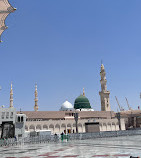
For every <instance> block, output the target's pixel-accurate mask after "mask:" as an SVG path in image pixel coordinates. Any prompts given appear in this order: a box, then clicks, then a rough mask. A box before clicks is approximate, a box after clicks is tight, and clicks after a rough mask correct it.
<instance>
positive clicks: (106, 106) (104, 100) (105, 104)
mask: <svg viewBox="0 0 141 158" xmlns="http://www.w3.org/2000/svg"><path fill="white" fill-rule="evenodd" d="M100 76H101V80H100V83H101V92H99V95H100V97H101V111H111V107H110V99H109V95H110V91H107V80H106V72H105V68H104V65H103V64H101V72H100Z"/></svg>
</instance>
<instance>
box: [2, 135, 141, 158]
mask: <svg viewBox="0 0 141 158" xmlns="http://www.w3.org/2000/svg"><path fill="white" fill-rule="evenodd" d="M130 156H136V157H137V156H138V157H140V158H141V136H128V137H118V138H104V139H102V138H100V139H94V140H81V141H69V142H60V143H56V144H55V143H49V144H45V143H41V144H30V145H20V146H10V147H0V158H57V157H58V158H63V157H77V158H92V157H97V158H105V157H107V158H129V157H130Z"/></svg>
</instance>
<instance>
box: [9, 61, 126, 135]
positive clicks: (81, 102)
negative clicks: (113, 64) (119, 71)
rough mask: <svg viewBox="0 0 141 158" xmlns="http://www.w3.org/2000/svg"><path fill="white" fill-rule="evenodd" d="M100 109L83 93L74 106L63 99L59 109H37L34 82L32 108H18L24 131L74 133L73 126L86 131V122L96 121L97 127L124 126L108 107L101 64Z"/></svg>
mask: <svg viewBox="0 0 141 158" xmlns="http://www.w3.org/2000/svg"><path fill="white" fill-rule="evenodd" d="M100 76H101V80H100V83H101V92H99V95H100V98H101V111H94V109H92V107H91V104H90V102H89V100H88V98H87V97H86V96H85V91H84V88H83V94H81V95H80V96H78V97H77V98H76V99H75V101H74V106H73V105H72V104H71V103H70V102H69V101H65V102H64V103H63V104H62V106H61V107H60V109H59V111H38V109H39V107H38V92H37V84H36V85H35V99H34V101H35V105H34V111H22V113H24V114H26V116H27V121H26V125H25V130H26V131H39V130H51V132H52V133H54V134H55V133H58V134H60V133H62V132H64V133H76V132H77V131H76V126H77V128H78V132H79V133H81V132H82V133H84V132H86V127H85V125H86V123H87V124H89V123H92V122H98V124H99V131H118V130H125V123H124V119H120V120H118V119H117V118H116V114H115V113H114V112H113V111H111V107H110V99H109V95H110V91H108V90H107V86H106V83H107V80H106V72H105V68H104V65H103V64H102V65H101V72H100ZM10 106H11V107H13V90H12V85H11V91H10ZM76 113H77V114H78V123H77V124H76V121H75V114H76Z"/></svg>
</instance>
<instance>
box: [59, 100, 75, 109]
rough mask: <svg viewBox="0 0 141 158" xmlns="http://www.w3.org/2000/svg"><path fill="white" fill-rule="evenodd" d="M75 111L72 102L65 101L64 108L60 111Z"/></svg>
mask: <svg viewBox="0 0 141 158" xmlns="http://www.w3.org/2000/svg"><path fill="white" fill-rule="evenodd" d="M72 110H73V106H72V104H71V103H70V102H68V101H65V102H64V103H63V104H62V106H61V109H60V111H72Z"/></svg>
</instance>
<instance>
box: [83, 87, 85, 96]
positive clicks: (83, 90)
mask: <svg viewBox="0 0 141 158" xmlns="http://www.w3.org/2000/svg"><path fill="white" fill-rule="evenodd" d="M83 96H85V90H84V88H83Z"/></svg>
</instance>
